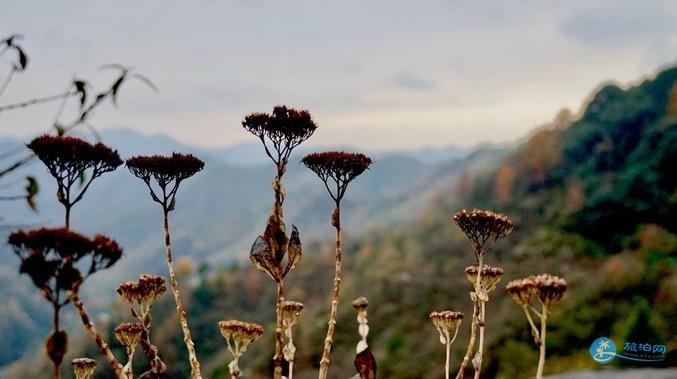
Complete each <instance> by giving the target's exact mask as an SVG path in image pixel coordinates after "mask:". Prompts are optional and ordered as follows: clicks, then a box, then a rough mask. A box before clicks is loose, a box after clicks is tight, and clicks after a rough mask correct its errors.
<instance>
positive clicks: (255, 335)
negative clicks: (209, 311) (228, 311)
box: [219, 320, 263, 379]
mask: <svg viewBox="0 0 677 379" xmlns="http://www.w3.org/2000/svg"><path fill="white" fill-rule="evenodd" d="M219 330H220V331H221V335H222V336H223V338H225V339H226V344H227V345H228V351H229V352H230V353H231V354H232V355H233V360H232V361H231V362H230V364H228V369H229V372H230V376H231V378H232V379H237V378H239V377H240V375H241V374H242V372H241V371H240V366H239V360H240V357H241V356H242V354H244V352H245V351H246V350H247V346H249V344H250V343H252V342H254V341H256V340H257V339H259V337H261V335H262V334H263V327H262V326H261V325H259V324H254V323H250V322H244V321H238V320H228V321H219Z"/></svg>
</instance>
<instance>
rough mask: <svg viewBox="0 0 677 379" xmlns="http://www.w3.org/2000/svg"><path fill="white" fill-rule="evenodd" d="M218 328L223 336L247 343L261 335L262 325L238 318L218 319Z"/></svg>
mask: <svg viewBox="0 0 677 379" xmlns="http://www.w3.org/2000/svg"><path fill="white" fill-rule="evenodd" d="M219 330H220V331H221V335H222V336H223V337H224V338H226V339H229V338H233V339H234V340H235V341H238V342H240V343H247V344H248V343H250V342H253V341H255V340H257V339H258V338H259V337H261V335H263V326H261V325H259V324H255V323H252V322H245V321H238V320H227V321H219Z"/></svg>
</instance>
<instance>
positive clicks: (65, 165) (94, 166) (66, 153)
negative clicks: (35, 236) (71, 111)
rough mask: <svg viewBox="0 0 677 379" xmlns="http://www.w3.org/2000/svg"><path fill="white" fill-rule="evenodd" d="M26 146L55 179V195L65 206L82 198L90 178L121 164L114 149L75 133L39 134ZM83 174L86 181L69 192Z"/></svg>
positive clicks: (92, 178)
mask: <svg viewBox="0 0 677 379" xmlns="http://www.w3.org/2000/svg"><path fill="white" fill-rule="evenodd" d="M27 146H28V148H29V149H31V150H32V151H33V153H35V155H36V156H37V157H38V158H39V159H40V160H41V161H42V162H43V163H44V164H45V166H47V170H48V171H49V173H50V174H51V175H52V176H53V177H54V178H55V179H56V180H57V186H58V189H57V199H58V200H59V202H60V203H62V204H64V206H66V207H67V208H69V207H71V206H72V205H73V204H75V203H77V202H78V201H80V200H81V199H82V197H83V195H84V194H85V192H86V191H87V189H88V188H89V185H90V184H91V182H92V180H94V179H95V178H97V177H99V176H100V175H101V174H104V173H106V172H109V171H113V170H115V169H116V168H117V167H118V166H120V165H121V164H122V159H120V155H119V154H118V153H117V151H115V150H112V149H111V148H109V147H108V146H106V145H104V144H102V143H97V144H91V143H89V142H87V141H84V140H81V139H79V138H75V137H69V136H50V135H42V136H40V137H37V138H35V139H33V140H32V141H31V142H30V143H29V144H28V145H27ZM83 177H88V181H87V183H86V184H84V185H83V186H82V189H81V190H80V192H79V193H78V194H77V195H75V194H73V195H71V193H70V191H71V189H74V188H75V186H74V185H75V184H76V183H77V182H78V181H80V180H82V178H83Z"/></svg>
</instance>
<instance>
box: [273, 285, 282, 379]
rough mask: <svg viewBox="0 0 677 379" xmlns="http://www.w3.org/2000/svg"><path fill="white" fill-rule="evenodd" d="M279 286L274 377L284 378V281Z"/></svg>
mask: <svg viewBox="0 0 677 379" xmlns="http://www.w3.org/2000/svg"><path fill="white" fill-rule="evenodd" d="M276 284H277V304H276V305H275V317H276V318H275V355H274V356H273V367H274V371H273V377H274V378H275V379H280V378H282V360H283V357H282V345H283V344H284V341H283V340H282V302H283V301H284V282H283V281H282V280H280V281H278V282H276Z"/></svg>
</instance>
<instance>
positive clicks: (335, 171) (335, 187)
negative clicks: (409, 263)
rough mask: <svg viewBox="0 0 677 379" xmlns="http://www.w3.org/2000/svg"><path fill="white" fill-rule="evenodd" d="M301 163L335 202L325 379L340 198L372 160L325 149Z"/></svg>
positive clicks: (334, 307)
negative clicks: (333, 262)
mask: <svg viewBox="0 0 677 379" xmlns="http://www.w3.org/2000/svg"><path fill="white" fill-rule="evenodd" d="M301 162H302V163H303V164H304V165H305V166H306V167H308V168H309V169H310V170H312V171H313V172H315V174H317V176H318V177H319V178H320V179H321V180H322V182H323V183H324V186H325V187H326V188H327V191H328V192H329V195H330V196H331V198H332V200H334V205H335V206H334V211H333V212H332V216H331V224H332V225H333V226H334V228H335V230H336V254H335V269H334V285H333V290H332V301H331V311H330V313H329V322H328V327H327V336H326V337H325V340H324V349H323V352H322V359H321V360H320V373H319V378H320V379H326V378H327V374H328V371H329V362H330V360H329V355H330V354H331V346H332V343H333V335H334V329H335V327H336V313H337V311H338V304H339V292H340V289H341V200H342V199H343V196H344V195H345V193H346V190H347V189H348V184H349V183H350V182H351V181H353V180H354V179H355V178H356V177H358V176H359V175H361V174H362V173H363V172H364V171H365V170H367V169H368V168H369V166H370V165H371V163H372V160H371V158H369V157H368V156H366V155H364V154H359V153H346V152H343V151H328V152H322V153H312V154H308V155H306V156H305V157H304V158H303V160H302V161H301Z"/></svg>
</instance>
